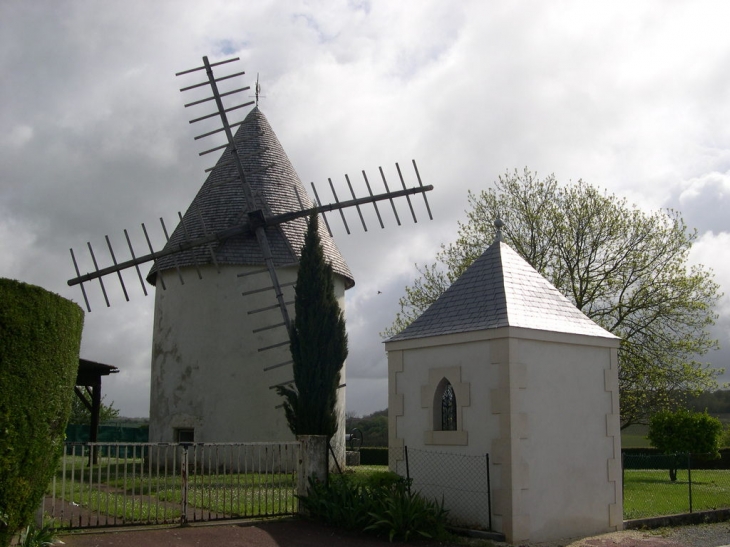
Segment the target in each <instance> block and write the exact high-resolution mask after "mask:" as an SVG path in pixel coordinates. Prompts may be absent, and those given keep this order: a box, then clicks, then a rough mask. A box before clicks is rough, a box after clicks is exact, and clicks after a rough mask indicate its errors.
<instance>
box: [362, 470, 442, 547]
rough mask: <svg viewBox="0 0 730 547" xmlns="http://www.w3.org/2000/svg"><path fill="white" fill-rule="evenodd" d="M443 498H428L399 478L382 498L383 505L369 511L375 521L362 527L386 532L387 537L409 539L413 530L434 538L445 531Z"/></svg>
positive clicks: (390, 538)
mask: <svg viewBox="0 0 730 547" xmlns="http://www.w3.org/2000/svg"><path fill="white" fill-rule="evenodd" d="M447 514H448V511H447V510H446V509H444V503H443V500H441V503H438V502H436V501H435V500H427V499H426V498H424V497H423V496H421V495H420V494H417V493H413V492H411V490H410V488H408V485H407V483H405V482H399V483H396V484H395V485H394V487H393V488H392V489H390V490H389V492H388V495H387V496H385V497H383V498H382V505H380V506H379V507H378V508H377V510H376V511H373V512H371V513H370V516H371V517H372V518H373V520H374V521H375V522H373V523H372V524H371V525H370V526H367V527H366V528H365V531H375V532H377V533H381V532H382V533H384V534H387V535H388V539H389V540H390V541H393V539H396V538H397V539H402V540H403V541H408V540H409V539H411V537H412V536H413V535H414V534H418V535H420V536H422V537H426V538H433V537H439V536H440V535H442V534H444V533H445V531H446V529H445V524H446V515H447Z"/></svg>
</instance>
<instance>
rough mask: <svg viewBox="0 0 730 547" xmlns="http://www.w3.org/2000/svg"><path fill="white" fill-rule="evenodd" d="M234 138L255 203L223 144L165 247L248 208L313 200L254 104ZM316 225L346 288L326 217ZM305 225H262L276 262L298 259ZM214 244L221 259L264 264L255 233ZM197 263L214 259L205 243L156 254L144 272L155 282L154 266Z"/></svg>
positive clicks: (286, 207) (296, 206) (299, 205)
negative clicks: (155, 262) (200, 245)
mask: <svg viewBox="0 0 730 547" xmlns="http://www.w3.org/2000/svg"><path fill="white" fill-rule="evenodd" d="M234 141H235V142H236V148H237V150H238V153H239V156H240V157H241V158H242V163H243V168H244V173H245V174H246V180H247V181H248V182H249V184H250V185H251V188H252V190H253V194H254V200H255V201H256V203H255V204H253V206H249V204H247V203H246V199H245V195H244V192H243V188H242V185H241V182H240V180H239V177H238V172H237V170H236V167H235V164H234V163H233V162H232V161H231V159H232V158H231V152H230V147H228V148H226V149H225V151H224V153H223V154H222V155H221V157H220V159H219V160H218V162H217V163H216V165H215V167H214V169H213V170H212V171H211V172H210V175H209V176H208V178H207V179H206V181H205V183H203V186H202V187H201V189H200V191H199V192H198V194H197V195H196V196H195V199H194V200H193V202H192V204H191V205H190V207H189V208H188V210H187V212H186V213H185V214H184V215H183V224H184V226H183V225H182V224H178V226H177V228H176V229H175V231H174V232H173V234H172V236H170V241H169V242H168V244H167V246H166V247H165V248H166V249H167V248H170V247H171V246H174V245H175V244H177V243H181V242H183V241H185V240H186V239H188V240H189V239H194V238H196V237H200V236H204V235H207V234H211V233H215V232H219V231H222V230H224V229H226V228H229V227H231V226H234V225H236V224H239V223H240V222H241V221H242V220H243V219H244V218H245V214H246V212H248V211H250V210H257V209H261V210H262V211H264V212H265V214H266V215H267V216H270V215H277V214H281V213H287V212H291V211H299V210H301V209H307V208H310V207H313V206H314V203H312V201H311V199H310V198H309V196H308V195H307V192H306V190H305V187H304V185H303V184H302V182H301V180H300V179H299V176H298V175H297V173H296V171H295V170H294V167H293V166H292V164H291V162H290V161H289V158H288V157H287V155H286V152H284V149H283V147H282V146H281V143H280V142H279V139H278V138H277V137H276V134H275V133H274V131H273V130H272V129H271V126H270V125H269V122H268V121H267V119H266V117H265V116H264V115H263V114H262V113H261V111H260V110H259V108H258V107H255V108H254V109H253V110H251V112H249V113H248V115H247V116H246V118H245V119H244V121H243V123H242V124H241V125H240V126H239V128H238V130H237V131H236V134H235V135H234ZM201 217H202V221H201ZM319 226H320V238H321V240H322V246H323V248H324V252H325V257H326V259H327V260H328V262H329V263H330V264H331V265H332V269H333V270H334V273H336V274H339V275H341V276H343V277H344V278H345V287H346V288H348V289H349V288H350V287H352V286H353V285H354V284H355V281H354V278H353V276H352V273H351V272H350V268H349V267H348V266H347V263H346V262H345V259H344V258H343V257H342V255H341V254H340V251H339V250H338V249H337V247H336V246H335V243H334V241H333V239H332V237H331V236H330V235H329V233H328V232H327V230H325V229H323V226H324V223H323V222H320V223H319ZM186 231H187V236H186ZM306 231H307V219H306V218H299V219H296V220H293V221H290V222H286V223H284V224H280V225H278V226H269V227H267V228H266V235H267V238H268V240H269V245H270V247H271V252H272V255H273V258H274V264H275V265H276V266H277V267H279V266H285V265H291V264H295V263H297V262H298V260H299V257H300V256H301V248H302V246H303V245H304V236H305V234H306ZM212 248H213V251H214V253H215V257H216V261H217V262H218V263H219V264H229V265H252V266H263V265H264V258H263V255H262V253H261V250H260V248H259V245H258V242H257V241H256V237H255V235H253V234H247V235H239V236H234V237H231V238H229V239H227V240H225V241H224V242H223V243H213V244H212ZM196 263H197V264H199V265H202V264H212V263H213V261H212V259H211V256H210V251H209V249H208V247H207V246H202V247H197V248H195V249H190V250H187V251H183V252H180V253H176V254H174V255H169V256H166V257H163V258H160V259H159V260H158V261H157V265H156V266H153V267H152V269H151V270H150V272H149V274H148V275H147V280H148V281H149V282H150V283H152V284H153V285H154V284H155V282H156V277H157V271H158V270H166V269H171V268H175V267H176V266H178V267H183V266H194V265H195V264H196Z"/></svg>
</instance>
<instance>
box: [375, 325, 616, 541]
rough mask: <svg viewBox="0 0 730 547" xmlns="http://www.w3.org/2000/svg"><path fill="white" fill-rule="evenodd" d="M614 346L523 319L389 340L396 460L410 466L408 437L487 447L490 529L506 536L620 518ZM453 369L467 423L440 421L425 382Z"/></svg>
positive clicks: (612, 524) (428, 446)
mask: <svg viewBox="0 0 730 547" xmlns="http://www.w3.org/2000/svg"><path fill="white" fill-rule="evenodd" d="M617 345H618V341H617V340H613V339H598V338H589V337H585V336H577V335H567V334H556V333H547V332H543V331H530V330H525V329H516V328H503V329H494V330H487V331H482V332H474V333H464V334H459V335H446V336H438V337H432V338H426V339H417V340H406V341H400V342H392V343H387V344H386V350H387V351H388V369H389V411H390V412H389V428H390V430H389V435H390V439H389V445H390V448H391V456H390V458H391V460H390V464H391V469H393V470H395V471H397V472H398V473H400V474H405V462H404V461H403V460H402V459H400V458H399V455H400V454H402V450H403V446H404V445H405V446H408V447H409V448H418V449H423V450H432V451H435V452H441V453H460V454H468V455H482V454H485V453H489V454H490V458H491V462H492V465H491V471H492V473H491V483H492V517H493V518H492V524H493V529H494V530H496V531H501V532H503V533H505V535H506V536H507V538H508V540H509V541H511V542H519V541H526V540H530V541H546V540H551V539H557V538H565V537H570V536H575V535H580V534H590V533H599V532H603V531H608V530H616V529H620V528H621V526H622V515H621V508H622V505H621V503H622V502H621V473H620V461H621V453H620V431H619V420H618V412H619V410H618V373H617V358H616V346H617ZM445 375H447V378H448V379H449V381H450V382H451V383H452V385H453V386H454V390H455V392H456V394H457V405H462V403H464V404H463V406H462V407H461V409H460V412H461V419H460V425H459V427H458V430H457V431H456V432H433V431H432V430H433V427H432V425H433V409H432V408H431V407H432V404H433V403H432V401H430V400H429V397H428V393H429V392H433V390H434V389H435V387H436V385H437V384H438V381H439V380H440V378H442V377H444V376H445ZM448 375H450V377H449V376H448ZM456 384H458V385H459V389H457V386H456ZM459 390H461V392H462V396H461V397H460V396H459ZM465 390H467V391H468V397H467V398H465V397H464V395H463V393H464V391H465ZM459 399H461V401H460V400H459ZM467 399H468V400H467ZM429 403H430V405H431V406H429ZM444 472H446V471H444ZM449 472H451V471H450V470H449ZM450 480H456V479H450ZM471 486H472V485H470V484H469V483H468V481H466V482H465V484H463V489H464V490H465V491H467V490H469V489H470V488H471ZM456 512H457V513H458V511H456ZM482 517H483V521H482V522H481V524H482V525H484V526H486V525H487V524H488V516H487V515H483V516H482Z"/></svg>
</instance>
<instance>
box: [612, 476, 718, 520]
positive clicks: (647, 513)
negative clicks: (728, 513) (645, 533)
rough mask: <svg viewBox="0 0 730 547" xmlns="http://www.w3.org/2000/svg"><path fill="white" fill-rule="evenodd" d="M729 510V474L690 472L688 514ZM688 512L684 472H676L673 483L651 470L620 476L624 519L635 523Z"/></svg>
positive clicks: (687, 492) (687, 486) (687, 494)
mask: <svg viewBox="0 0 730 547" xmlns="http://www.w3.org/2000/svg"><path fill="white" fill-rule="evenodd" d="M729 507H730V470H694V471H692V510H693V511H704V510H709V509H725V508H729ZM688 512H689V482H688V476H687V470H679V471H678V473H677V481H676V482H672V481H670V480H669V471H667V470H653V469H651V470H650V469H641V470H639V469H636V470H633V469H632V470H626V471H625V472H624V518H625V519H636V518H645V517H655V516H663V515H674V514H677V513H688Z"/></svg>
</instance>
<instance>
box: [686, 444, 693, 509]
mask: <svg viewBox="0 0 730 547" xmlns="http://www.w3.org/2000/svg"><path fill="white" fill-rule="evenodd" d="M691 458H692V454H690V453H689V452H687V483H688V484H689V512H690V513H691V512H692V462H691Z"/></svg>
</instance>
